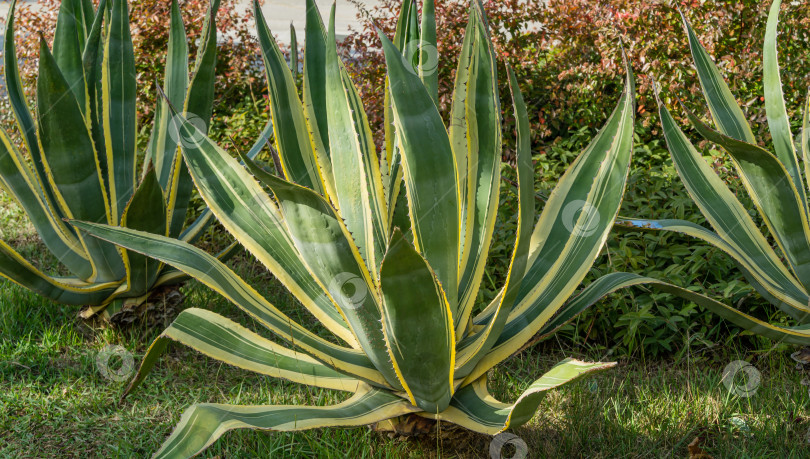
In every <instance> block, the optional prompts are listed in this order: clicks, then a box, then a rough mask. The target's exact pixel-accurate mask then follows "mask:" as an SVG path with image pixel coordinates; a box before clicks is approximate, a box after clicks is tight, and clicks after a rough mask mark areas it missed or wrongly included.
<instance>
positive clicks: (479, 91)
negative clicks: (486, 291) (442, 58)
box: [450, 2, 534, 331]
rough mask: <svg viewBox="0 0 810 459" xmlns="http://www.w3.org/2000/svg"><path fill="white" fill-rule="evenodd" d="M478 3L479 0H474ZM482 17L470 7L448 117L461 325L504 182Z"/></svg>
mask: <svg viewBox="0 0 810 459" xmlns="http://www.w3.org/2000/svg"><path fill="white" fill-rule="evenodd" d="M475 5H478V3H477V2H475ZM484 21H485V20H484V13H483V11H481V10H480V6H475V7H474V8H472V12H471V20H470V25H468V31H467V35H465V37H464V39H465V42H466V41H467V40H469V41H470V42H471V44H467V43H465V44H464V45H463V46H464V47H469V53H468V54H467V55H464V53H462V56H463V57H465V58H469V61H467V60H466V59H465V60H460V61H459V69H458V70H457V73H456V75H457V77H456V90H455V93H454V98H453V107H452V109H453V117H452V119H451V122H450V138H451V142H452V145H453V154H454V156H455V157H456V168H457V170H456V174H457V177H458V178H457V179H456V180H457V184H458V187H459V194H460V199H459V203H460V216H459V218H460V222H461V226H462V231H461V235H462V240H461V241H460V248H459V250H460V259H459V276H460V278H459V311H460V313H459V314H457V317H456V319H457V323H456V327H457V331H460V329H461V328H462V327H464V326H465V325H466V320H467V319H468V318H469V314H470V312H471V311H472V308H473V305H474V303H475V300H476V299H477V298H478V290H479V288H480V286H481V281H482V279H483V276H484V267H485V266H486V262H487V258H488V254H489V247H490V244H491V242H492V234H493V233H494V232H495V219H496V217H497V214H498V199H499V193H500V183H501V176H500V174H501V150H502V134H501V107H500V97H499V96H498V78H497V75H498V71H497V66H496V62H495V55H494V52H493V50H492V48H491V40H490V37H489V34H488V32H487V30H486V28H485V24H484ZM529 154H531V153H529ZM461 167H465V169H460V168H461ZM462 177H463V178H462ZM462 187H463V188H462ZM533 218H534V217H533V216H532V219H533ZM533 223H534V221H532V222H531V223H530V224H533ZM520 276H521V277H522V273H521V274H520ZM513 284H514V282H513Z"/></svg>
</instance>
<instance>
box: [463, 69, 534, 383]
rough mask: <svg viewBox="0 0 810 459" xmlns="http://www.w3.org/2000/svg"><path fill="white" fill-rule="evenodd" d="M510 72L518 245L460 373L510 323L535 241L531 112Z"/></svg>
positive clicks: (466, 348) (466, 370)
mask: <svg viewBox="0 0 810 459" xmlns="http://www.w3.org/2000/svg"><path fill="white" fill-rule="evenodd" d="M507 70H508V72H509V85H510V87H511V89H512V99H513V104H514V106H515V119H516V120H517V131H518V145H517V178H518V209H519V213H518V223H517V234H516V235H515V239H516V242H515V248H514V250H513V252H512V258H511V260H510V262H509V270H508V271H507V275H506V284H505V285H504V287H503V290H502V294H501V296H500V300H499V301H500V302H499V304H498V307H497V309H495V310H494V311H493V317H492V318H491V319H490V320H489V322H488V323H487V324H486V326H485V327H484V329H483V330H481V331H480V332H479V333H477V334H476V335H474V336H473V337H472V338H471V339H470V340H469V344H467V345H466V346H463V347H462V349H461V351H460V353H459V354H460V355H459V358H458V361H459V371H458V373H459V375H467V374H469V373H470V372H471V371H472V370H473V368H474V367H475V365H476V364H477V363H478V362H479V361H480V360H481V359H482V358H483V357H484V356H485V355H486V353H487V352H489V350H490V349H492V346H493V345H494V344H495V342H496V341H497V340H498V337H499V336H500V335H501V331H503V327H504V326H505V325H506V321H507V319H508V317H509V312H510V311H511V310H512V306H514V304H515V300H516V299H517V295H518V292H519V291H520V287H521V285H522V282H523V277H524V275H525V274H526V265H527V261H528V256H529V245H530V243H531V235H532V232H531V230H532V225H533V224H534V178H533V175H534V167H533V165H532V150H531V131H530V126H529V115H528V113H527V112H526V104H525V103H524V101H523V95H522V94H521V93H520V88H519V87H518V84H517V79H516V78H515V74H514V72H513V71H512V68H511V67H507ZM465 327H466V324H465Z"/></svg>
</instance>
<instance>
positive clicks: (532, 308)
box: [459, 62, 635, 382]
mask: <svg viewBox="0 0 810 459" xmlns="http://www.w3.org/2000/svg"><path fill="white" fill-rule="evenodd" d="M625 64H626V72H627V79H626V81H625V85H626V86H625V90H624V93H623V94H622V96H621V98H620V99H619V103H618V105H617V106H616V109H615V110H614V112H613V114H612V115H611V116H610V118H609V120H608V122H607V124H606V125H605V127H604V128H603V129H602V130H601V131H600V132H599V134H598V135H597V136H596V138H594V140H593V141H592V142H591V144H590V145H589V146H588V148H587V149H586V150H585V152H583V153H582V154H581V155H580V156H579V157H578V158H577V159H576V160H575V161H574V163H573V164H572V165H571V166H570V167H569V169H568V170H567V171H566V172H565V174H564V175H563V177H562V178H561V179H560V181H559V183H558V185H557V187H556V189H555V190H554V192H553V193H552V195H551V197H550V198H549V200H548V203H547V204H546V206H545V208H544V209H543V213H542V214H541V215H540V220H539V221H538V223H537V225H536V226H535V230H534V233H533V234H532V239H531V246H530V249H529V250H530V255H529V267H528V268H527V271H526V276H525V277H524V279H523V282H522V286H521V289H520V291H519V293H518V296H517V299H516V305H515V307H514V308H513V309H512V311H511V312H510V314H509V317H508V320H507V323H506V325H505V326H504V328H503V332H502V333H501V334H500V335H499V337H498V340H497V342H496V343H495V344H494V345H493V347H492V349H491V350H490V351H489V353H487V355H486V356H484V357H483V358H482V359H481V360H480V361H479V363H478V365H476V367H475V368H474V369H473V370H472V372H471V373H470V374H469V376H467V379H466V381H467V382H472V381H474V380H476V379H478V377H479V376H481V375H482V374H484V373H486V371H487V370H489V369H490V368H492V367H493V366H494V365H496V364H498V363H499V362H500V361H502V360H504V359H505V358H507V357H509V356H510V355H512V354H513V353H514V352H516V351H517V350H519V349H520V348H521V347H523V345H524V344H525V343H526V342H528V341H529V340H530V339H531V337H532V336H533V335H534V334H535V333H537V332H538V331H539V330H540V329H541V328H542V326H543V325H544V324H545V323H546V322H548V320H549V319H551V317H552V316H553V315H554V313H556V312H557V310H559V308H560V307H562V306H563V304H564V303H565V301H566V300H567V299H568V297H570V296H571V294H572V293H574V291H575V290H576V288H577V286H578V285H579V283H580V282H582V279H584V277H585V275H586V274H587V272H588V270H589V269H590V266H591V265H592V264H593V261H594V260H595V259H596V257H597V256H598V255H599V252H600V251H601V250H602V246H603V245H604V243H605V240H606V239H607V236H608V233H609V231H610V228H611V227H612V226H613V221H614V219H615V218H616V215H617V213H618V211H619V206H620V204H621V199H622V196H623V194H624V186H625V183H626V180H627V174H628V171H629V163H630V156H631V154H632V146H633V121H634V114H635V87H634V83H633V76H632V71H631V69H630V67H629V65H627V63H626V62H625ZM532 205H533V203H532ZM459 345H460V346H462V347H463V346H466V345H468V342H465V341H464V340H462V341H461V343H460V344H459Z"/></svg>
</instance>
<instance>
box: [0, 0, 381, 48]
mask: <svg viewBox="0 0 810 459" xmlns="http://www.w3.org/2000/svg"><path fill="white" fill-rule="evenodd" d="M131 1H168V0H131ZM240 1H241V5H240V7H241V8H245V9H248V8H251V7H252V6H251V5H252V1H251V0H240ZM361 1H362V3H363V4H364V5H365V7H366V8H368V9H371V8H372V7H374V6H375V5H377V4H379V1H378V0H361ZM20 3H37V2H36V0H21V1H20ZM315 3H316V4H317V5H318V9H319V10H320V12H321V15H322V16H323V18H324V24H328V21H329V11H330V9H331V8H332V3H333V0H315ZM9 4H10V1H9V0H0V17H2V18H4V19H5V17H6V14H7V13H8V7H9ZM262 12H263V13H264V17H265V19H267V24H268V25H269V26H270V30H271V31H272V32H273V34H274V35H276V36H277V37H278V39H279V41H280V42H282V43H289V41H290V22H292V23H293V24H294V25H295V29H296V32H297V34H298V42H299V44H303V42H304V22H305V19H306V2H305V1H304V0H265V2H264V6H263V7H262ZM350 25H353V26H355V28H357V25H358V21H357V8H356V7H355V6H354V5H352V4H351V3H349V1H348V0H337V9H336V13H335V29H336V30H335V32H336V34H337V36H338V38H340V37H345V36H346V35H347V34H348V33H349V26H350Z"/></svg>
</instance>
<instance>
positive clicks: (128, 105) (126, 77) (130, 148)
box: [46, 0, 137, 225]
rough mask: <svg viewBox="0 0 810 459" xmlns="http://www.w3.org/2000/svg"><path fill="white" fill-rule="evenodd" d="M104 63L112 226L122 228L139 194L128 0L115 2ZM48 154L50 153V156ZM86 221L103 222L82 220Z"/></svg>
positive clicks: (105, 124)
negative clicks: (121, 222)
mask: <svg viewBox="0 0 810 459" xmlns="http://www.w3.org/2000/svg"><path fill="white" fill-rule="evenodd" d="M111 2H112V11H111V13H110V21H109V27H108V28H107V29H106V31H105V41H104V60H103V62H102V73H101V85H102V88H103V90H102V93H101V95H102V112H103V114H102V123H103V127H104V139H105V142H104V144H105V147H106V149H107V152H106V159H107V161H106V164H107V170H108V171H107V180H108V182H109V183H108V184H107V185H108V188H107V189H108V190H109V193H110V195H109V207H110V212H111V214H112V215H111V218H110V220H109V221H110V222H111V223H112V224H114V225H116V224H118V221H119V220H120V218H121V215H122V214H123V213H124V207H125V206H126V204H127V202H129V199H130V198H131V197H132V193H134V192H135V184H136V183H137V180H136V178H135V175H136V173H135V164H136V161H137V158H136V155H135V136H136V127H135V122H136V107H135V91H136V88H135V54H134V52H133V48H132V36H131V35H130V31H129V7H128V5H127V0H111ZM46 153H47V152H46ZM79 218H80V219H83V220H90V221H93V222H98V221H99V220H94V219H87V218H83V217H79Z"/></svg>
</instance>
